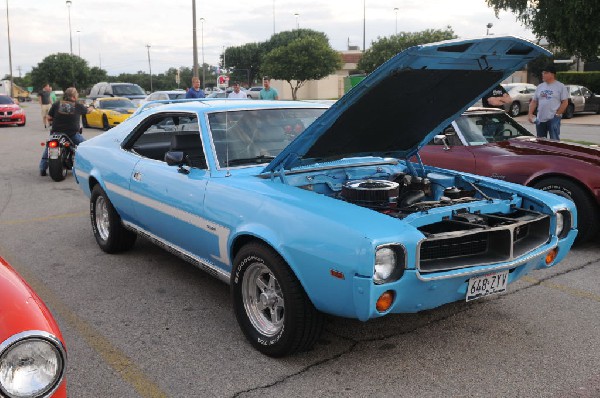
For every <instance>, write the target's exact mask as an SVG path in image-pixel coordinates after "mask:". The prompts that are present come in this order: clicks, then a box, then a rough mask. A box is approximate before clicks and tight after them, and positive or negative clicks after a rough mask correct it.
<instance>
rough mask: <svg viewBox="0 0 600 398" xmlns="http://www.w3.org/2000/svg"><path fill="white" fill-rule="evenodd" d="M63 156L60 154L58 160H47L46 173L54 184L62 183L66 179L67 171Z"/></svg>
mask: <svg viewBox="0 0 600 398" xmlns="http://www.w3.org/2000/svg"><path fill="white" fill-rule="evenodd" d="M63 150H64V149H63ZM63 156H64V155H63V154H62V153H61V154H60V157H59V158H58V159H48V173H49V174H50V177H51V178H52V179H53V180H54V181H56V182H59V181H62V180H64V179H65V178H66V177H67V172H68V170H67V168H66V167H65V162H64V159H63Z"/></svg>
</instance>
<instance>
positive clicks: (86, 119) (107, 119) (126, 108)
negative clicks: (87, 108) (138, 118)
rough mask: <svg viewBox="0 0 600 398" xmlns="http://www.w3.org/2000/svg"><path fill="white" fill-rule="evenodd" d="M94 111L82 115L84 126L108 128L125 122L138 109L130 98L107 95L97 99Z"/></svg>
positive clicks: (93, 105)
mask: <svg viewBox="0 0 600 398" xmlns="http://www.w3.org/2000/svg"><path fill="white" fill-rule="evenodd" d="M91 107H92V111H91V112H90V113H88V114H87V115H83V116H82V117H81V122H82V123H83V127H98V128H101V129H104V130H108V129H109V128H111V127H115V126H116V125H117V124H119V123H121V122H123V121H124V120H125V119H127V118H128V117H129V116H131V115H132V114H133V112H135V110H136V106H135V104H134V103H133V101H131V100H130V99H128V98H121V97H106V98H98V99H96V100H95V101H94V102H93V103H92V105H91Z"/></svg>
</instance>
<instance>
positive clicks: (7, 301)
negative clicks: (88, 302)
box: [0, 257, 64, 345]
mask: <svg viewBox="0 0 600 398" xmlns="http://www.w3.org/2000/svg"><path fill="white" fill-rule="evenodd" d="M26 330H40V331H44V332H48V333H50V334H52V335H54V336H56V337H57V338H58V339H59V340H60V341H61V342H62V343H63V345H64V339H63V337H62V335H61V333H60V329H59V328H58V325H57V324H56V321H55V320H54V318H53V317H52V314H51V313H50V311H49V310H48V308H47V307H46V305H45V304H44V302H43V301H42V300H41V299H40V298H39V296H38V295H37V294H36V293H35V292H34V291H33V289H32V288H31V287H30V286H29V285H28V284H27V282H25V280H24V279H23V278H21V276H20V275H19V274H18V273H17V272H16V271H15V270H14V269H13V268H12V267H11V266H10V265H9V264H8V263H7V262H6V261H5V260H4V259H3V258H2V257H0V342H2V341H4V340H6V339H7V338H9V337H10V336H12V335H14V334H17V333H20V332H23V331H26Z"/></svg>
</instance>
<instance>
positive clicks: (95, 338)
mask: <svg viewBox="0 0 600 398" xmlns="http://www.w3.org/2000/svg"><path fill="white" fill-rule="evenodd" d="M0 254H1V255H2V256H3V257H4V258H5V259H6V260H7V261H8V262H9V263H10V264H11V265H12V266H13V268H15V269H16V270H17V271H18V272H19V273H20V274H21V276H22V277H23V278H25V280H26V281H27V283H29V285H30V286H31V287H32V288H33V289H34V290H35V291H36V292H37V294H38V295H39V296H40V297H42V298H43V300H44V302H46V304H47V305H48V306H49V307H51V308H52V310H53V313H54V314H57V315H58V316H59V317H61V318H62V319H64V320H65V321H66V322H67V323H68V324H69V326H70V327H72V328H74V329H75V330H77V332H78V333H79V334H80V335H81V337H83V339H84V340H85V341H86V343H87V344H88V345H89V346H90V347H91V348H92V349H93V350H94V351H96V352H97V353H98V354H99V355H100V356H101V357H102V358H103V359H104V361H105V362H106V363H107V364H108V365H109V366H110V367H111V368H112V369H113V370H114V371H115V372H116V373H117V374H118V375H119V376H120V377H121V378H122V379H123V380H125V381H126V382H128V383H129V384H131V386H132V387H133V388H134V389H135V390H136V391H137V393H138V394H139V395H140V396H141V397H143V398H163V397H168V395H167V394H166V393H165V392H164V391H163V390H162V389H161V388H160V387H159V386H158V384H156V383H154V382H153V381H152V380H150V379H149V378H148V377H146V376H145V375H144V372H143V371H142V370H141V369H140V368H139V367H138V366H137V365H136V364H135V363H134V362H133V361H132V360H131V359H129V358H128V357H127V355H125V354H124V353H123V352H122V351H120V350H119V349H118V348H117V347H115V346H114V345H113V344H112V343H111V342H110V341H109V340H108V339H107V338H106V337H104V336H103V335H102V334H101V333H100V332H99V331H97V330H96V329H94V328H93V327H92V326H91V325H90V324H89V323H88V322H86V321H84V320H83V319H81V318H80V317H78V316H77V314H75V313H74V312H73V311H72V310H71V309H70V308H69V306H67V305H66V304H65V303H64V302H63V301H62V300H61V299H60V298H59V297H58V296H57V295H56V294H55V293H54V291H53V290H52V289H50V288H49V287H47V286H46V285H45V284H44V283H43V282H42V281H41V280H40V279H38V278H36V277H35V276H34V275H33V274H32V273H31V272H29V271H28V270H27V268H26V267H24V266H21V265H20V264H19V263H18V262H16V261H15V260H14V257H13V256H9V255H8V251H7V250H6V249H5V248H4V247H2V246H0ZM68 348H69V347H68V342H67V350H68Z"/></svg>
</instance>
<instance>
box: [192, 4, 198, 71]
mask: <svg viewBox="0 0 600 398" xmlns="http://www.w3.org/2000/svg"><path fill="white" fill-rule="evenodd" d="M192 31H193V36H194V37H193V44H194V77H198V43H197V39H196V0H192Z"/></svg>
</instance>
